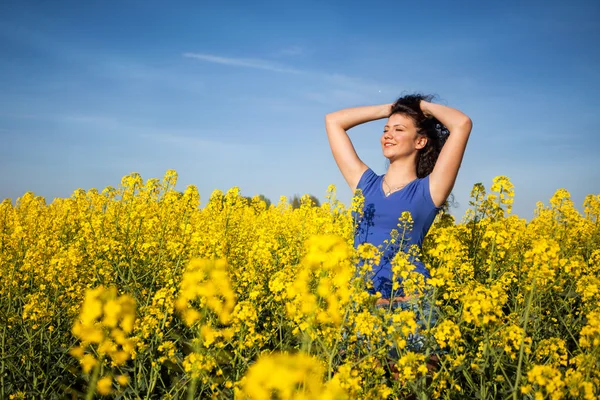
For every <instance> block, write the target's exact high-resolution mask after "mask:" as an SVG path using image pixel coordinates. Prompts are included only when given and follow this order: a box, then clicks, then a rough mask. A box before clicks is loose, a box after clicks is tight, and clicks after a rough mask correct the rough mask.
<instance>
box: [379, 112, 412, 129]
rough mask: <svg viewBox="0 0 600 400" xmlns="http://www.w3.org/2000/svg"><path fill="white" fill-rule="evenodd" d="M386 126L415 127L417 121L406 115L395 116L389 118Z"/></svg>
mask: <svg viewBox="0 0 600 400" xmlns="http://www.w3.org/2000/svg"><path fill="white" fill-rule="evenodd" d="M386 125H388V126H394V125H404V126H406V127H414V126H415V121H413V119H412V118H411V117H408V116H406V115H404V114H393V115H390V117H389V118H388V120H387V123H386Z"/></svg>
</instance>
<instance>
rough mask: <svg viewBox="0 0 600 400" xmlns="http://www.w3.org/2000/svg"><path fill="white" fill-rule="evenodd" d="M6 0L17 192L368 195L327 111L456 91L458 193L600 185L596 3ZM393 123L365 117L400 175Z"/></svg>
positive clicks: (368, 155)
mask: <svg viewBox="0 0 600 400" xmlns="http://www.w3.org/2000/svg"><path fill="white" fill-rule="evenodd" d="M290 4H291V5H286V2H282V1H272V2H265V1H257V2H245V1H244V2H241V1H240V2H231V1H222V2H204V1H177V2H170V3H167V2H158V1H143V2H142V1H120V2H106V1H85V2H82V1H53V2H48V1H16V0H15V1H12V0H4V1H2V2H1V3H0V50H1V52H2V57H1V58H0V139H1V142H0V143H1V146H0V171H1V174H0V199H3V198H7V197H8V198H13V199H15V198H17V197H19V196H21V195H22V194H23V193H25V192H27V191H33V192H35V193H36V194H38V195H42V196H44V197H46V198H47V199H48V200H49V201H51V200H52V199H53V198H55V197H68V196H70V195H71V193H72V192H73V191H74V190H75V189H77V188H84V189H89V188H92V187H95V188H98V189H102V188H104V187H106V186H109V185H112V186H117V185H118V184H119V182H120V179H121V177H122V176H124V175H127V174H129V173H131V172H139V173H140V174H141V175H142V177H144V178H151V177H162V176H163V175H164V172H165V171H166V170H168V169H175V170H177V171H178V173H179V184H178V187H179V188H181V189H183V188H184V187H185V186H186V185H188V184H195V185H197V186H198V188H199V191H200V194H201V196H202V200H203V203H204V202H205V201H206V200H207V199H208V197H209V196H210V193H211V192H212V191H213V190H214V189H221V190H227V189H229V188H231V187H232V186H238V187H240V189H241V190H242V193H243V194H244V195H255V194H259V193H263V194H265V195H266V196H267V197H269V198H271V199H272V200H274V201H276V200H277V199H278V198H279V196H281V195H286V196H292V195H293V194H295V193H298V194H302V193H311V194H314V195H316V196H317V197H319V198H321V199H323V197H324V195H325V192H326V189H327V186H328V185H329V184H336V185H337V187H338V195H339V197H340V198H341V199H342V200H344V201H348V200H349V199H350V196H351V193H350V190H349V189H348V188H347V187H346V184H345V182H344V180H343V178H342V176H341V174H340V172H339V171H338V169H337V167H336V165H335V162H334V160H333V157H332V156H331V151H330V149H329V147H328V143H327V138H326V134H325V129H324V123H323V122H324V116H325V114H326V113H328V112H331V111H334V110H337V109H340V108H345V107H354V106H360V105H368V104H381V103H390V102H393V101H394V100H395V99H396V98H397V97H398V96H400V95H401V94H403V93H409V92H412V91H420V92H425V93H432V94H436V95H438V101H439V102H442V103H443V104H446V105H449V106H453V107H456V108H458V109H460V110H462V111H463V112H465V113H466V114H468V115H469V116H470V117H471V118H472V120H473V122H474V128H473V132H472V135H471V139H470V141H469V145H468V148H467V152H466V154H465V158H464V161H463V165H462V167H461V170H460V173H459V176H458V179H457V182H456V185H455V188H454V194H455V197H456V200H457V202H458V204H459V205H458V207H457V208H455V209H454V213H455V214H456V215H457V216H458V217H459V218H460V216H462V214H463V213H464V210H465V208H466V207H467V206H468V200H469V192H470V190H471V188H472V186H473V184H474V183H476V182H483V183H484V184H485V185H486V187H489V186H490V185H491V180H492V179H493V177H494V176H497V175H507V176H509V177H510V178H511V180H512V181H513V183H514V184H515V190H516V200H515V208H514V209H515V212H516V213H517V214H519V215H520V216H523V217H525V218H530V217H531V216H532V215H533V209H534V207H535V202H536V201H538V200H539V201H544V202H547V201H548V199H549V198H550V197H551V196H552V194H553V193H554V192H555V191H556V190H557V189H559V188H566V189H567V190H569V191H570V192H571V194H572V196H573V200H574V201H575V203H576V205H578V206H581V204H582V202H583V199H584V197H585V195H586V194H589V193H599V192H600V168H599V167H600V162H599V161H598V154H599V152H600V140H599V138H600V130H599V125H600V124H599V122H600V117H599V107H598V96H597V94H598V93H599V92H600V74H599V72H598V71H600V46H598V41H599V40H600V24H599V23H598V21H599V20H600V5H599V4H600V3H598V2H597V1H574V2H570V3H569V2H564V1H560V2H558V1H539V2H538V1H535V2H532V1H528V2H513V1H505V2H481V1H477V2H476V1H469V2H445V1H444V2H437V1H428V2H402V1H396V2H394V1H389V0H388V1H384V2H379V1H372V2H366V1H343V2H342V1H340V2H338V1H298V2H293V3H290ZM383 125H384V121H383V120H382V121H376V122H371V123H369V124H366V125H363V126H360V127H357V128H355V129H352V130H351V131H350V135H351V138H352V140H353V142H354V144H355V147H356V149H357V151H358V153H359V156H360V157H361V158H362V159H363V161H365V162H366V163H367V164H368V165H369V166H370V167H372V168H373V169H374V170H375V171H376V172H378V173H383V172H384V171H385V159H384V158H383V156H382V154H381V150H380V146H379V137H380V134H381V131H382V127H383Z"/></svg>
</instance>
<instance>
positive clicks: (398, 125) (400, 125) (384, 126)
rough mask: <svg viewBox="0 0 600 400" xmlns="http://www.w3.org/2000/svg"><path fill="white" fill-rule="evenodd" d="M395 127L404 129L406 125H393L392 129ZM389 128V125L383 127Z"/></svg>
mask: <svg viewBox="0 0 600 400" xmlns="http://www.w3.org/2000/svg"><path fill="white" fill-rule="evenodd" d="M397 126H402V127H404V128H406V125H404V124H396V125H393V126H392V128H395V127H397ZM389 127H390V126H389V125H386V126H384V128H389Z"/></svg>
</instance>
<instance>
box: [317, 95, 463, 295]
mask: <svg viewBox="0 0 600 400" xmlns="http://www.w3.org/2000/svg"><path fill="white" fill-rule="evenodd" d="M431 100H432V97H431V96H423V95H418V94H417V95H410V96H404V97H401V98H400V99H398V100H397V101H396V102H395V103H393V104H383V105H376V106H365V107H358V108H349V109H344V110H340V111H336V112H334V113H331V114H328V115H327V116H326V118H325V121H326V129H327V136H328V138H329V144H330V146H331V150H332V152H333V156H334V158H335V161H336V163H337V165H338V167H339V169H340V171H341V172H342V175H343V176H344V178H345V179H346V182H348V185H350V187H351V188H352V190H356V189H360V191H361V192H362V195H363V196H364V206H363V209H362V210H361V212H359V214H360V216H361V218H360V219H359V221H358V224H357V226H356V231H355V236H354V245H355V247H358V246H360V245H362V244H365V243H369V244H371V245H374V246H376V247H378V248H379V250H380V251H381V252H382V258H381V261H380V263H379V265H378V266H376V267H375V270H374V271H373V274H372V277H371V279H372V283H373V289H372V292H373V293H376V292H379V293H381V299H380V300H379V302H380V303H384V304H389V303H390V302H392V303H396V302H402V301H405V300H406V299H407V297H406V295H407V293H404V288H403V285H402V279H401V278H399V277H398V276H397V274H395V273H394V271H393V269H394V267H393V265H392V260H393V259H394V257H395V256H396V255H397V253H398V252H399V251H403V252H405V253H406V254H409V252H410V249H414V248H415V247H416V248H417V249H418V250H420V249H421V246H422V243H423V239H424V237H425V235H426V234H427V232H428V231H429V228H430V227H431V225H432V223H433V221H434V219H435V217H436V215H437V214H438V212H439V211H440V209H441V206H442V205H443V204H444V202H445V201H446V199H447V198H448V196H449V195H450V192H451V191H452V188H453V186H454V182H455V180H456V176H457V174H458V170H459V168H460V164H461V162H462V158H463V154H464V151H465V148H466V145H467V141H468V138H469V135H470V132H471V127H472V123H471V120H470V119H469V117H467V116H466V115H465V114H463V113H462V112H460V111H458V110H455V109H453V108H450V107H446V106H442V105H439V104H434V103H431ZM383 118H387V122H386V124H385V126H384V128H383V134H382V136H381V139H380V140H381V148H382V152H383V155H384V156H385V157H386V158H387V159H388V160H389V163H390V165H389V168H388V170H387V172H386V173H385V174H384V175H377V174H375V172H373V171H372V170H371V169H370V168H369V167H368V166H367V165H365V164H364V163H363V162H362V161H361V159H360V158H359V157H358V155H357V153H356V151H355V149H354V146H353V145H352V142H351V140H350V138H349V136H348V134H347V131H348V130H349V129H351V128H352V127H354V126H357V125H359V124H362V123H365V122H369V121H374V120H378V119H383ZM407 213H410V216H409V217H408V220H409V221H410V231H408V232H404V234H403V235H402V238H401V240H399V242H400V243H398V240H394V237H393V232H394V230H396V231H397V230H398V226H399V221H402V220H404V219H406V218H407V217H406V216H407V215H408V214H407ZM408 260H409V261H410V263H411V264H412V265H413V266H414V270H413V271H414V272H417V273H419V274H421V275H422V276H423V278H424V280H425V281H426V280H427V279H428V278H429V277H430V275H429V271H428V269H427V268H426V266H425V265H424V264H423V263H422V262H421V261H420V260H419V259H418V257H417V256H414V255H410V256H408ZM409 294H410V293H409Z"/></svg>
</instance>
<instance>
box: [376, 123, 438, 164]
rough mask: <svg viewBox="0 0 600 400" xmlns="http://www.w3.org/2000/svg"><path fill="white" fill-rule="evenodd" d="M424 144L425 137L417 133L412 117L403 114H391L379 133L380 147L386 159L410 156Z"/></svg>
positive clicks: (425, 142)
mask: <svg viewBox="0 0 600 400" xmlns="http://www.w3.org/2000/svg"><path fill="white" fill-rule="evenodd" d="M426 144H427V138H426V137H425V136H423V135H419V134H417V127H416V126H415V122H414V121H413V119H412V118H410V117H408V116H406V115H403V114H393V115H391V116H390V117H389V118H388V120H387V123H386V124H385V126H384V128H383V135H381V148H382V150H383V155H384V156H385V157H386V158H387V159H389V160H390V161H393V160H394V159H397V158H403V157H407V156H410V155H411V154H413V153H416V152H417V151H418V150H420V149H422V148H423V147H425V145H426Z"/></svg>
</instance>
